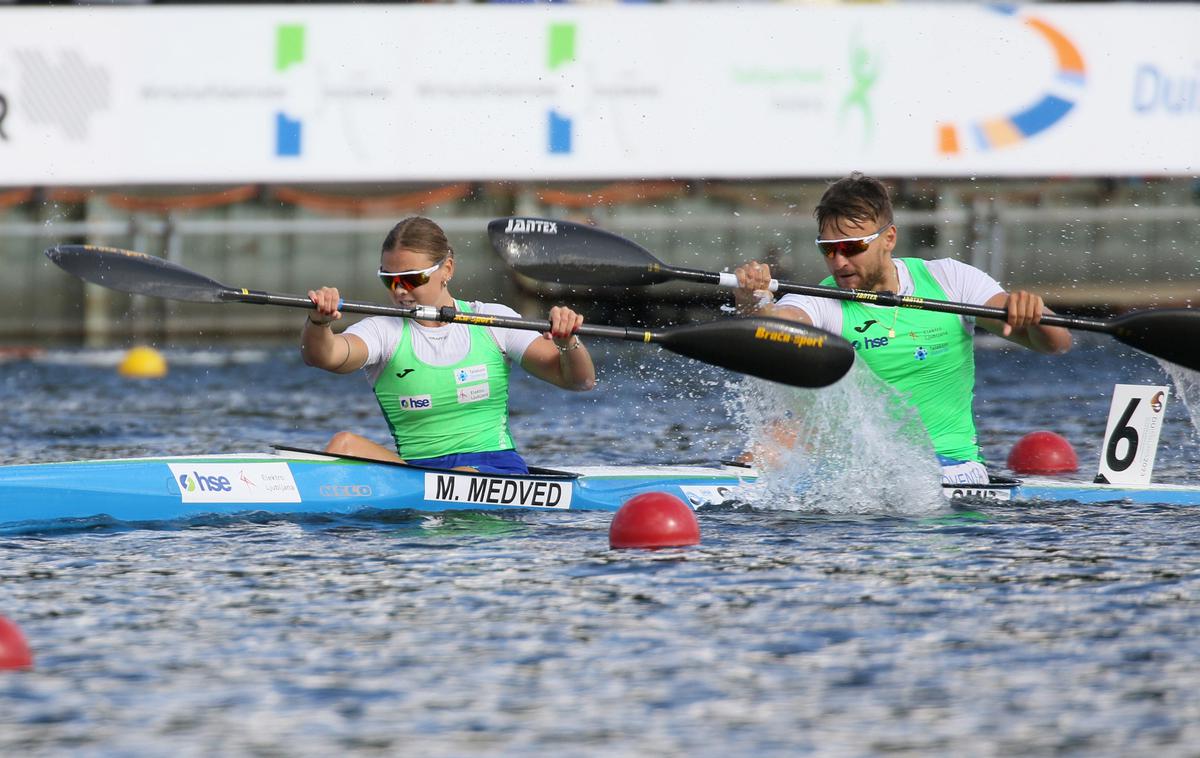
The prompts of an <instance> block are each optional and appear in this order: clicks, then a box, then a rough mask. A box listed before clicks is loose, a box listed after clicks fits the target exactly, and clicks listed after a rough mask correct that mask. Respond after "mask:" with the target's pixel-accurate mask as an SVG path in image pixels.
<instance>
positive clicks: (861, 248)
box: [817, 221, 892, 258]
mask: <svg viewBox="0 0 1200 758" xmlns="http://www.w3.org/2000/svg"><path fill="white" fill-rule="evenodd" d="M891 227H892V222H891V221H889V222H887V223H886V224H884V225H883V226H881V227H880V228H879V231H877V232H875V233H874V234H868V235H867V236H866V237H844V238H842V239H840V240H823V239H821V238H820V237H818V238H817V248H818V249H819V250H820V251H821V253H822V254H823V255H824V256H825V257H826V258H832V257H833V256H835V255H837V254H838V253H841V254H842V255H844V256H846V257H847V258H849V257H851V256H854V255H858V254H860V253H865V252H867V248H868V247H870V246H871V243H872V242H874V241H875V240H876V239H878V238H879V235H881V234H883V233H884V232H886V231H887V230H888V229H890V228H891Z"/></svg>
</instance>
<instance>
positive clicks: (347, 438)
mask: <svg viewBox="0 0 1200 758" xmlns="http://www.w3.org/2000/svg"><path fill="white" fill-rule="evenodd" d="M357 442H358V435H357V434H354V433H353V432H338V433H337V434H335V435H333V436H332V437H330V438H329V444H328V445H326V446H325V452H327V453H334V454H336V455H351V454H353V453H354V450H355V448H356V447H357V444H356V443H357Z"/></svg>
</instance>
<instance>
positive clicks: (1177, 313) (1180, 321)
mask: <svg viewBox="0 0 1200 758" xmlns="http://www.w3.org/2000/svg"><path fill="white" fill-rule="evenodd" d="M1110 323H1111V324H1112V330H1111V332H1110V333H1111V334H1112V335H1113V336H1114V337H1116V338H1117V339H1118V340H1120V341H1121V342H1124V343H1125V344H1126V345H1129V346H1130V347H1136V348H1137V349H1138V350H1141V351H1143V352H1146V353H1149V354H1150V355H1153V356H1156V357H1158V358H1162V359H1163V360H1166V361H1170V362H1171V363H1177V364H1179V365H1180V366H1183V367H1184V368H1190V369H1191V370H1192V371H1200V310H1192V309H1190V308H1163V309H1161V310H1152V311H1133V312H1132V313H1126V314H1125V315H1124V316H1118V317H1117V318H1115V319H1113V320H1112V321H1111V322H1110Z"/></svg>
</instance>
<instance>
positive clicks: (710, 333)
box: [656, 317, 854, 387]
mask: <svg viewBox="0 0 1200 758" xmlns="http://www.w3.org/2000/svg"><path fill="white" fill-rule="evenodd" d="M656 341H657V342H659V343H660V344H661V345H662V346H663V347H665V348H667V349H668V350H671V351H672V352H675V353H678V354H680V355H685V356H687V357H689V358H694V359H696V360H698V361H703V362H704V363H711V364H713V365H714V366H721V367H723V368H727V369H730V370H731V371H739V372H741V373H745V374H751V375H753V376H757V377H759V378H762V379H768V380H770V381H773V382H779V383H781V384H790V385H792V386H793V387H826V386H828V385H830V384H833V383H834V382H836V381H837V380H839V379H841V378H842V377H843V376H845V375H846V372H847V371H849V370H850V366H852V365H853V364H854V348H853V347H851V345H850V343H849V342H847V341H846V340H844V339H842V338H841V337H839V336H837V335H834V334H830V333H829V332H826V331H823V330H821V329H817V328H816V327H813V326H808V325H806V324H798V323H796V322H794V321H784V320H782V319H776V318H764V317H750V318H728V319H721V320H719V321H706V322H704V323H701V324H687V325H684V326H676V327H672V328H671V330H670V331H669V332H667V333H664V334H662V335H661V336H660V338H659V339H657V340H656Z"/></svg>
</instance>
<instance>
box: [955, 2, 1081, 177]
mask: <svg viewBox="0 0 1200 758" xmlns="http://www.w3.org/2000/svg"><path fill="white" fill-rule="evenodd" d="M990 10H991V11H993V12H995V13H999V14H1001V15H1004V16H1007V17H1009V18H1010V19H1012V21H1013V22H1015V23H1017V24H1020V25H1021V26H1023V27H1025V29H1026V30H1027V31H1032V32H1033V33H1035V34H1037V35H1039V36H1040V37H1041V38H1042V39H1043V41H1045V42H1046V43H1047V44H1048V45H1049V46H1050V49H1051V52H1052V53H1053V55H1054V60H1055V63H1056V69H1055V70H1054V71H1053V72H1051V76H1050V77H1049V78H1050V81H1049V82H1048V83H1047V86H1046V91H1045V92H1044V93H1043V94H1042V95H1041V96H1040V97H1039V98H1038V99H1037V100H1035V101H1034V102H1033V104H1032V105H1030V106H1028V107H1027V108H1025V109H1024V110H1020V111H1017V112H1016V113H1010V114H1007V115H1003V116H992V117H988V118H983V119H980V120H978V121H971V122H967V123H965V124H962V125H956V124H953V123H942V124H938V125H937V148H938V153H939V154H941V155H944V156H948V157H950V156H957V155H961V154H963V153H964V152H966V151H967V150H969V149H971V148H973V149H975V150H978V151H981V152H987V151H989V150H995V149H998V148H1005V147H1011V146H1012V145H1015V144H1017V143H1019V142H1022V141H1024V140H1027V139H1031V138H1033V137H1035V136H1037V135H1038V134H1040V133H1042V132H1044V131H1046V130H1047V129H1049V128H1050V127H1052V126H1054V125H1055V124H1057V123H1058V122H1059V121H1061V120H1062V119H1063V117H1064V116H1066V115H1067V113H1069V112H1070V111H1071V109H1072V108H1074V107H1075V99H1076V98H1077V97H1078V93H1079V92H1080V91H1081V90H1082V89H1083V86H1084V83H1085V82H1086V81H1087V71H1086V67H1085V65H1084V62H1083V55H1082V54H1080V52H1079V48H1077V47H1076V46H1075V44H1074V43H1073V42H1071V40H1070V39H1068V38H1067V37H1066V35H1064V34H1063V33H1062V32H1061V31H1059V30H1058V29H1056V28H1054V27H1053V26H1051V25H1050V24H1047V23H1046V22H1045V21H1042V20H1041V19H1039V18H1037V17H1035V16H1025V15H1024V14H1023V13H1022V11H1021V8H1020V7H1018V6H1012V5H995V6H990ZM967 142H969V143H970V147H968V146H967V144H964V143H967Z"/></svg>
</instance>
